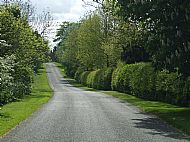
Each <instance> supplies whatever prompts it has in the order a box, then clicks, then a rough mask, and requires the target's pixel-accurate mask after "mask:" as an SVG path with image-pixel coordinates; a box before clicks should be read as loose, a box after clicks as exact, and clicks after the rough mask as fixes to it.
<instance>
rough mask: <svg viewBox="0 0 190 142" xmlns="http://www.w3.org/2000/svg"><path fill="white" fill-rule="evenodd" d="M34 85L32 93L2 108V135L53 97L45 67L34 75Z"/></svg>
mask: <svg viewBox="0 0 190 142" xmlns="http://www.w3.org/2000/svg"><path fill="white" fill-rule="evenodd" d="M32 87H33V89H32V93H31V94H30V95H27V96H25V97H24V98H23V99H20V100H19V101H17V102H12V103H9V104H6V105H4V106H3V107H2V108H1V109H0V136H2V135H3V134H5V133H7V132H8V131H9V130H10V129H12V128H13V127H15V126H16V125H17V124H19V123H20V122H21V121H23V120H25V119H26V118H27V117H29V116H30V115H31V114H32V113H33V112H34V111H36V110H37V109H38V108H39V107H40V106H41V105H42V104H44V103H46V102H47V101H48V100H49V99H50V98H51V96H52V90H51V88H50V87H49V84H48V80H47V76H46V70H45V68H44V67H43V68H41V69H40V70H39V72H38V74H37V75H36V76H35V77H34V83H33V84H32Z"/></svg>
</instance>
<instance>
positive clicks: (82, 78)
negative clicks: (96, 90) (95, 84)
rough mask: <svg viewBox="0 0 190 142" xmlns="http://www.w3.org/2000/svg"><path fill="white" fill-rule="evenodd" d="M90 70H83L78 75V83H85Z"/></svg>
mask: <svg viewBox="0 0 190 142" xmlns="http://www.w3.org/2000/svg"><path fill="white" fill-rule="evenodd" d="M89 73H90V71H85V72H83V73H82V74H81V75H80V80H79V83H81V84H83V85H87V77H88V75H89Z"/></svg>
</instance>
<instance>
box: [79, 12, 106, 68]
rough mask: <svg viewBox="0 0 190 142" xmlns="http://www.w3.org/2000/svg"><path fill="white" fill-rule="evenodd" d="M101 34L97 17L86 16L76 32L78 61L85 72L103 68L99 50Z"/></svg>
mask: <svg viewBox="0 0 190 142" xmlns="http://www.w3.org/2000/svg"><path fill="white" fill-rule="evenodd" d="M102 37H103V33H102V31H101V19H100V17H99V16H98V15H96V14H94V15H90V16H88V17H87V18H86V19H85V20H84V22H83V23H82V24H81V26H80V28H79V31H78V47H79V52H78V56H77V58H78V60H79V61H80V64H81V65H82V66H84V67H85V68H86V70H93V69H95V68H101V67H103V66H104V64H105V62H104V59H105V58H104V54H103V53H104V50H103V49H102V48H101V43H102Z"/></svg>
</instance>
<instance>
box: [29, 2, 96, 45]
mask: <svg viewBox="0 0 190 142" xmlns="http://www.w3.org/2000/svg"><path fill="white" fill-rule="evenodd" d="M30 1H31V3H32V4H33V5H34V7H35V11H36V13H42V11H44V10H45V11H50V12H51V15H52V17H53V24H52V25H51V27H50V28H49V32H50V33H49V34H48V37H47V38H48V40H49V41H50V46H51V48H52V47H53V46H55V43H53V42H52V41H53V39H54V38H55V34H56V29H57V28H59V25H60V24H61V23H62V22H63V21H70V22H77V21H79V20H80V19H81V18H82V17H83V16H84V15H85V13H86V12H87V11H93V10H94V9H95V8H94V7H92V6H85V5H84V2H83V1H82V0H30ZM85 2H92V0H85Z"/></svg>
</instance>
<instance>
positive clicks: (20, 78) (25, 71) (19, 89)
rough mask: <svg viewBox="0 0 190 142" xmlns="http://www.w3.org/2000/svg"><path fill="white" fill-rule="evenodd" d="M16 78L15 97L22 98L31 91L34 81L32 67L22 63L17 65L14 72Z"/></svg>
mask: <svg viewBox="0 0 190 142" xmlns="http://www.w3.org/2000/svg"><path fill="white" fill-rule="evenodd" d="M12 76H13V78H14V92H13V93H14V97H15V98H22V97H23V96H24V95H27V94H29V93H30V92H31V89H32V88H31V84H32V81H33V71H32V70H31V68H29V67H27V66H22V65H18V64H17V65H16V66H15V68H14V72H13V75H12Z"/></svg>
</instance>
